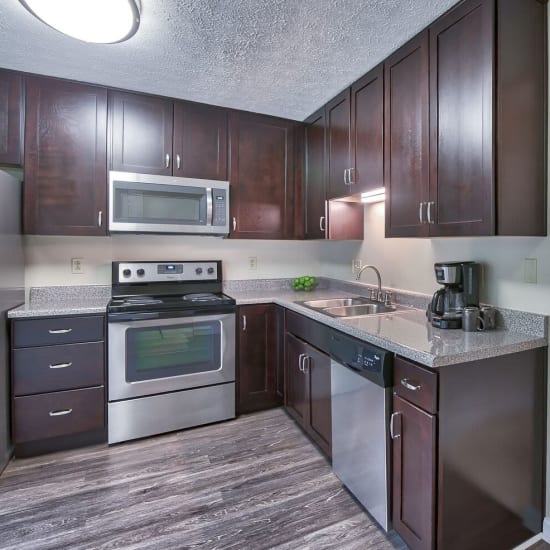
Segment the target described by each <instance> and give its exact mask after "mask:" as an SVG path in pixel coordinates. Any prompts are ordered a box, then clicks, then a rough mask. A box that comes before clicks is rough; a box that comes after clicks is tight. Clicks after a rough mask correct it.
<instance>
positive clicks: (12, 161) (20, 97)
mask: <svg viewBox="0 0 550 550" xmlns="http://www.w3.org/2000/svg"><path fill="white" fill-rule="evenodd" d="M23 89H24V86H23V77H22V76H21V75H20V74H17V73H12V72H10V71H0V165H3V164H6V165H13V166H20V165H21V164H22V162H23V120H24V116H23V113H24V106H23V101H24V92H23Z"/></svg>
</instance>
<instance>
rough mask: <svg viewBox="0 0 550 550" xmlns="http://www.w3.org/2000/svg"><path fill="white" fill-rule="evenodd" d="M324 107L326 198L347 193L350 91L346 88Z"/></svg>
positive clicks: (348, 177) (349, 175)
mask: <svg viewBox="0 0 550 550" xmlns="http://www.w3.org/2000/svg"><path fill="white" fill-rule="evenodd" d="M325 109H326V140H327V142H326V163H327V168H326V174H327V199H334V198H338V197H345V196H347V195H349V193H350V191H349V187H350V183H349V182H350V181H351V178H353V171H352V170H351V169H350V142H351V92H350V89H349V88H347V89H346V90H344V91H343V92H341V93H340V94H338V95H337V96H336V97H335V98H334V99H333V100H331V101H329V102H328V103H327V105H326V107H325Z"/></svg>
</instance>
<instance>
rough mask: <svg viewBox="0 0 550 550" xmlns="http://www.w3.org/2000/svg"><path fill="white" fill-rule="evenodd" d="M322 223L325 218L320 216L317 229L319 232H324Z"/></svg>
mask: <svg viewBox="0 0 550 550" xmlns="http://www.w3.org/2000/svg"><path fill="white" fill-rule="evenodd" d="M324 221H325V216H321V217H320V218H319V229H320V230H321V231H324V230H325V226H324Z"/></svg>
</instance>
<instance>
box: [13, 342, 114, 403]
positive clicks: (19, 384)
mask: <svg viewBox="0 0 550 550" xmlns="http://www.w3.org/2000/svg"><path fill="white" fill-rule="evenodd" d="M104 365H105V359H104V348H103V342H91V343H87V344H65V345H62V346H46V347H38V348H22V349H16V350H14V351H13V393H14V395H17V396H19V395H30V394H33V393H45V392H52V391H60V390H71V389H76V388H86V387H90V386H102V385H103V384H104V383H105V375H104V370H105V369H104Z"/></svg>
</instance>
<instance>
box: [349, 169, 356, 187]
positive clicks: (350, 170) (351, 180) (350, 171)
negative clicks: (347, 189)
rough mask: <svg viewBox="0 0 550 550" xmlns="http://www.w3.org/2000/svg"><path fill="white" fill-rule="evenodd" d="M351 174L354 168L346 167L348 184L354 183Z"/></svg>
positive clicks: (353, 172)
mask: <svg viewBox="0 0 550 550" xmlns="http://www.w3.org/2000/svg"><path fill="white" fill-rule="evenodd" d="M352 174H355V168H348V185H355V178H352V176H351V175H352Z"/></svg>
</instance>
